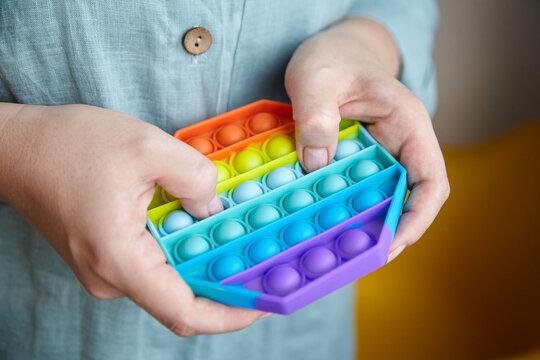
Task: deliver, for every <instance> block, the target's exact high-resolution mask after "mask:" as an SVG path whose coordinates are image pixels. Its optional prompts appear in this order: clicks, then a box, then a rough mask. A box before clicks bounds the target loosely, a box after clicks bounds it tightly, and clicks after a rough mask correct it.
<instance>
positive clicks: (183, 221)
mask: <svg viewBox="0 0 540 360" xmlns="http://www.w3.org/2000/svg"><path fill="white" fill-rule="evenodd" d="M191 224H193V218H192V217H191V216H190V215H189V214H188V213H187V212H185V211H182V210H176V211H173V212H172V213H170V214H169V215H167V217H166V218H165V221H163V230H164V231H165V232H166V233H168V234H170V233H173V232H175V231H178V230H180V229H183V228H185V227H186V226H189V225H191Z"/></svg>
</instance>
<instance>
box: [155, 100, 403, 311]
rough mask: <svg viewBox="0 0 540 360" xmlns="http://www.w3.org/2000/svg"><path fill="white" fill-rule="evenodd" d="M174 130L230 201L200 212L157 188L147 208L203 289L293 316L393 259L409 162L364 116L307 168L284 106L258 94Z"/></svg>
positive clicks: (159, 233) (171, 252)
mask: <svg viewBox="0 0 540 360" xmlns="http://www.w3.org/2000/svg"><path fill="white" fill-rule="evenodd" d="M175 137H176V138H178V139H180V140H182V141H184V142H186V143H187V144H189V145H191V146H192V147H194V148H195V149H197V150H198V151H200V152H201V153H202V154H204V155H206V156H207V157H208V158H209V159H210V160H212V161H213V162H214V164H215V165H216V167H217V173H218V184H217V193H218V194H219V196H220V198H221V200H222V202H223V205H224V208H225V210H224V211H222V212H220V213H218V214H215V215H213V216H211V217H209V218H207V219H204V220H197V219H194V218H193V217H191V215H189V214H188V213H187V212H185V211H183V210H182V205H181V204H180V202H179V200H177V199H175V198H174V197H173V196H171V195H170V194H169V193H167V192H166V191H165V190H164V189H162V188H159V187H158V188H157V190H156V194H155V195H154V199H153V200H152V203H151V204H150V206H149V208H148V228H149V230H150V232H151V233H152V235H153V236H154V237H155V238H156V239H157V241H158V243H159V245H160V246H161V248H162V250H163V252H164V253H165V256H166V258H167V261H168V263H169V264H171V265H172V266H174V268H175V269H176V271H177V272H178V273H179V274H180V276H182V278H183V279H184V280H185V281H186V283H188V284H189V285H190V286H191V288H192V289H193V291H194V293H195V294H196V295H199V296H204V297H207V298H210V299H213V300H215V301H219V302H221V303H224V304H229V305H234V306H240V307H245V308H252V309H259V310H262V311H269V312H275V313H281V314H289V313H292V312H294V311H296V310H298V309H300V308H302V307H303V306H306V305H307V304H309V303H311V302H313V301H315V300H317V299H319V298H321V297H322V296H324V295H326V294H328V293H330V292H332V291H334V290H336V289H338V288H340V287H342V286H344V285H346V284H348V283H350V282H352V281H354V280H356V279H358V278H360V277H362V276H364V275H366V274H368V273H370V272H372V271H374V270H375V269H377V268H379V267H381V266H382V265H384V263H385V261H386V258H387V256H388V251H389V248H390V243H391V241H392V238H393V236H394V232H395V229H396V226H397V222H398V219H399V216H400V213H401V209H402V206H403V202H404V198H405V193H406V189H407V181H406V171H405V169H404V168H403V166H401V165H400V164H399V163H398V162H397V161H396V160H394V159H393V158H392V156H391V155H390V154H389V153H388V152H387V151H386V150H385V149H384V148H382V147H381V146H380V145H379V144H378V143H377V142H376V141H375V140H374V139H373V137H372V136H371V135H370V134H369V133H368V132H367V131H366V130H365V129H364V127H362V126H361V125H360V124H359V123H358V122H355V121H352V120H342V121H341V123H340V132H339V137H338V140H339V142H338V146H337V151H336V155H335V158H334V161H333V162H332V163H331V164H330V165H328V166H326V167H324V168H322V169H320V170H317V171H314V172H312V173H309V174H308V173H306V172H304V170H303V169H302V167H301V165H300V163H299V162H298V156H297V153H296V151H295V140H294V123H293V121H292V108H291V106H290V105H287V104H281V103H276V102H272V101H268V100H261V101H258V102H255V103H252V104H250V105H247V106H244V107H242V108H239V109H236V110H233V111H231V112H228V113H226V114H223V115H220V116H217V117H215V118H212V119H209V120H206V121H203V122H201V123H198V124H195V125H192V126H189V127H187V128H184V129H181V130H179V131H177V132H176V134H175Z"/></svg>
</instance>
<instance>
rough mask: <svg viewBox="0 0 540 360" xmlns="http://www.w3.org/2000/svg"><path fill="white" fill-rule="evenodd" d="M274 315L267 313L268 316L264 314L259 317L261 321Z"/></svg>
mask: <svg viewBox="0 0 540 360" xmlns="http://www.w3.org/2000/svg"><path fill="white" fill-rule="evenodd" d="M272 315H274V313H266V314H263V315H261V316H259V319H266V318H267V317H270V316H272Z"/></svg>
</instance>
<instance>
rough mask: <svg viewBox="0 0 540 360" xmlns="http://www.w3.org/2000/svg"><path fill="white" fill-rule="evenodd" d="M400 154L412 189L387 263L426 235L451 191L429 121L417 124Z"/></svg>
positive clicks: (401, 148)
mask: <svg viewBox="0 0 540 360" xmlns="http://www.w3.org/2000/svg"><path fill="white" fill-rule="evenodd" d="M410 124H413V123H412V122H410ZM418 154H422V156H421V157H419V156H418ZM399 157H400V162H401V164H402V165H403V166H405V168H406V169H407V178H408V183H409V186H410V189H411V192H410V194H409V198H408V199H407V202H406V203H405V205H404V208H403V214H402V216H401V218H400V220H399V224H398V227H397V229H396V235H395V238H394V241H393V242H392V245H391V247H390V253H389V256H388V262H390V261H392V260H393V259H395V258H396V257H397V256H398V255H399V254H400V253H401V252H402V251H403V250H404V249H405V248H406V247H407V246H410V245H412V244H414V243H415V242H416V241H417V240H418V239H419V238H420V237H421V236H422V235H423V234H424V232H425V231H426V230H427V229H428V227H429V226H430V225H431V223H432V222H433V220H434V219H435V217H436V216H437V214H438V213H439V210H440V209H441V207H442V205H443V204H444V202H445V201H446V199H447V198H448V195H449V191H450V186H449V184H448V177H447V174H446V167H445V164H444V159H443V156H442V153H441V150H440V147H439V144H438V142H437V139H436V137H435V134H434V132H433V128H432V126H431V123H430V122H428V121H427V120H426V121H424V122H420V123H419V124H418V123H417V124H416V126H415V130H414V132H413V133H412V134H411V135H410V136H409V137H408V138H407V139H406V140H405V141H404V142H403V144H402V146H401V147H400V149H399Z"/></svg>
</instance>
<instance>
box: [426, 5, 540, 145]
mask: <svg viewBox="0 0 540 360" xmlns="http://www.w3.org/2000/svg"><path fill="white" fill-rule="evenodd" d="M439 6H440V10H441V23H440V27H439V32H438V36H437V42H436V45H435V53H434V56H435V62H436V65H437V71H438V76H437V77H438V82H439V107H438V110H437V113H436V114H435V116H434V118H433V123H434V126H435V130H436V132H437V136H438V137H439V140H440V142H441V144H442V145H447V146H448V145H450V146H455V145H464V144H470V143H472V142H475V141H477V140H482V139H486V138H489V137H491V136H494V135H497V134H500V133H502V132H504V131H505V130H508V129H511V128H513V127H515V126H518V125H519V124H520V123H523V122H524V121H527V120H529V121H530V120H531V118H532V117H534V116H536V117H537V118H540V90H539V89H540V1H539V0H439Z"/></svg>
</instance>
